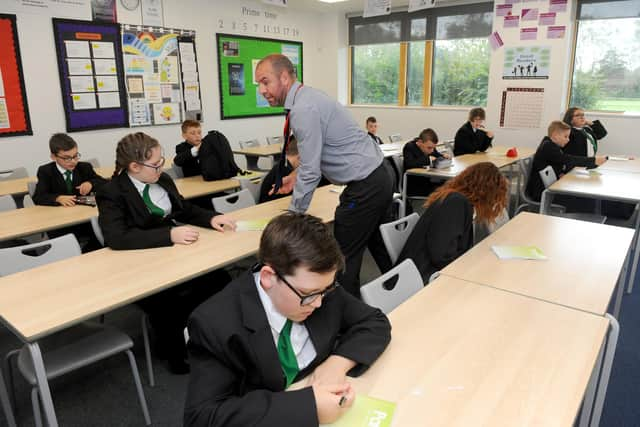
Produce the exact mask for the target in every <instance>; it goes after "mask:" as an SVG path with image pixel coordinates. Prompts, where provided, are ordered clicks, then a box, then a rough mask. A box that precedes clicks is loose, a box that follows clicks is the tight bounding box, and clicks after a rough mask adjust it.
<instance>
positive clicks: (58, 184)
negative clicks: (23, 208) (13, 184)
mask: <svg viewBox="0 0 640 427" xmlns="http://www.w3.org/2000/svg"><path fill="white" fill-rule="evenodd" d="M85 181H89V182H90V183H91V185H92V186H93V188H92V190H91V191H98V189H100V187H102V186H103V185H104V184H105V183H106V182H107V180H106V179H104V178H103V177H101V176H100V175H98V174H97V173H96V171H94V170H93V166H91V163H87V162H78V164H77V165H76V168H75V169H74V170H73V176H72V178H71V182H72V183H73V192H72V193H67V184H66V183H65V181H64V176H62V174H61V173H60V171H59V170H58V168H57V167H56V162H50V163H47V164H46V165H42V166H40V167H39V168H38V183H37V184H36V190H35V192H34V193H33V202H34V203H35V204H36V205H49V206H58V202H56V197H58V196H61V195H76V196H79V195H80V192H79V191H78V189H77V188H76V187H77V186H79V185H80V184H82V183H83V182H85Z"/></svg>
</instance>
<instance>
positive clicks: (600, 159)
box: [596, 156, 607, 166]
mask: <svg viewBox="0 0 640 427" xmlns="http://www.w3.org/2000/svg"><path fill="white" fill-rule="evenodd" d="M606 161H607V156H596V165H597V166H600V165H603V164H604V163H605V162H606Z"/></svg>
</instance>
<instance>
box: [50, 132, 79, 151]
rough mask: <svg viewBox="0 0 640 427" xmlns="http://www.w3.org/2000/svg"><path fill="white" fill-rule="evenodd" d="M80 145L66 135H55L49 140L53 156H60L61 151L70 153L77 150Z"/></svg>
mask: <svg viewBox="0 0 640 427" xmlns="http://www.w3.org/2000/svg"><path fill="white" fill-rule="evenodd" d="M77 146H78V144H76V142H75V141H74V140H73V138H71V137H70V136H69V135H67V134H66V133H54V134H53V135H51V138H49V150H50V151H51V154H58V153H59V152H60V151H69V150H71V149H72V148H76V147H77Z"/></svg>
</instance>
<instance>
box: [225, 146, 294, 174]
mask: <svg viewBox="0 0 640 427" xmlns="http://www.w3.org/2000/svg"><path fill="white" fill-rule="evenodd" d="M233 153H234V154H241V155H243V156H245V157H246V159H247V169H249V170H259V168H258V159H259V158H260V157H271V158H272V159H273V161H274V162H276V161H277V160H278V158H279V157H280V154H281V153H282V144H270V145H260V146H259V147H247V148H237V149H235V150H233Z"/></svg>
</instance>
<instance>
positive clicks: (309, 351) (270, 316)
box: [253, 272, 317, 370]
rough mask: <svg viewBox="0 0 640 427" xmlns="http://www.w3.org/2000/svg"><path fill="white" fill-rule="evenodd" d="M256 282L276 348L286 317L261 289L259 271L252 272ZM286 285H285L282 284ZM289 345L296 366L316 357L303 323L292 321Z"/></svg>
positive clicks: (305, 364) (302, 367)
mask: <svg viewBox="0 0 640 427" xmlns="http://www.w3.org/2000/svg"><path fill="white" fill-rule="evenodd" d="M253 277H254V280H255V282H256V288H258V295H260V302H262V307H263V308H264V311H265V313H266V314H267V321H268V322H269V326H271V333H272V334H273V342H274V344H275V346H276V348H278V339H279V338H280V331H282V328H284V324H285V323H286V321H287V318H286V317H284V316H283V315H282V314H280V313H279V312H278V310H276V308H275V307H274V306H273V303H272V302H271V298H269V295H267V292H266V291H265V290H264V289H262V286H261V285H260V272H257V273H254V274H253ZM283 286H286V285H283ZM291 346H292V347H293V352H294V353H295V354H296V360H297V361H298V368H299V369H300V370H303V369H304V368H306V367H307V366H309V364H310V363H311V362H313V359H315V358H316V354H317V353H316V348H315V347H314V346H313V342H312V341H311V338H310V337H309V331H307V327H306V326H304V324H303V323H296V322H293V321H292V325H291Z"/></svg>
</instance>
